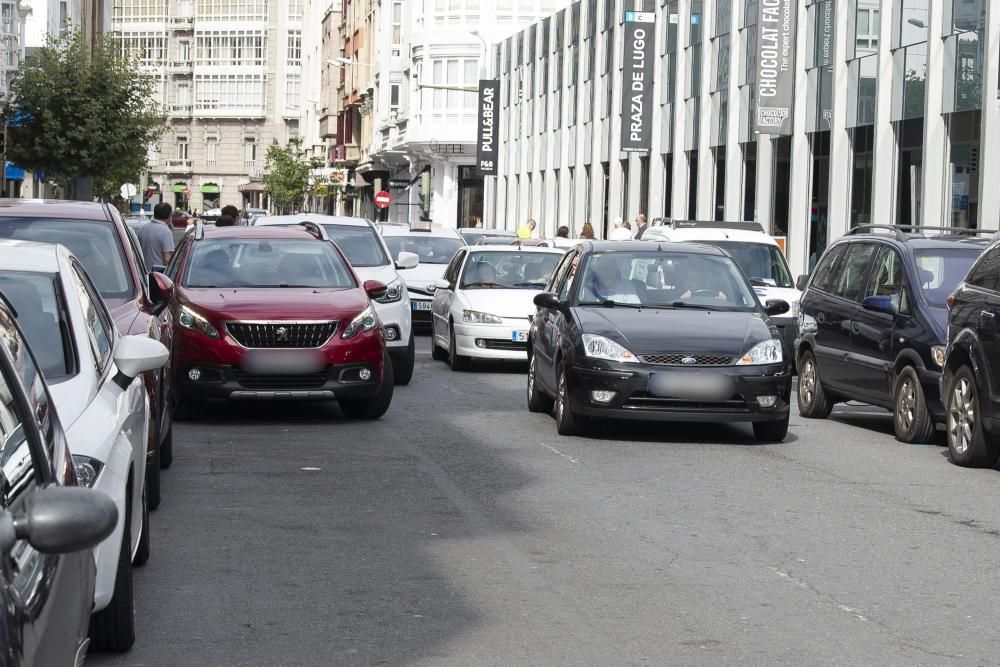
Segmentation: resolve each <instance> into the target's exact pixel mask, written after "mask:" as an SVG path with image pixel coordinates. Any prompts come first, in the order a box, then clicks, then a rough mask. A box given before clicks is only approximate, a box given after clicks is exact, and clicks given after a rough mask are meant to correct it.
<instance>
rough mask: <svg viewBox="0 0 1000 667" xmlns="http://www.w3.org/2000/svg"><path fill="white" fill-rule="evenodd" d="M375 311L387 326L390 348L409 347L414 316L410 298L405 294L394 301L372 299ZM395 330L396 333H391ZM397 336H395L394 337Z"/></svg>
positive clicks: (386, 343) (387, 343)
mask: <svg viewBox="0 0 1000 667" xmlns="http://www.w3.org/2000/svg"><path fill="white" fill-rule="evenodd" d="M372 304H373V305H374V306H375V312H376V313H378V318H379V320H380V321H381V322H382V326H383V327H385V330H386V331H385V334H386V335H385V346H386V347H387V348H389V349H390V350H391V349H392V348H394V347H407V346H408V345H409V344H410V335H411V332H412V331H413V316H412V314H411V313H410V298H409V297H408V296H404V297H403V298H402V299H400V300H399V301H396V302H393V303H379V302H378V301H372ZM392 330H395V334H393V333H391V331H392ZM393 336H395V337H393Z"/></svg>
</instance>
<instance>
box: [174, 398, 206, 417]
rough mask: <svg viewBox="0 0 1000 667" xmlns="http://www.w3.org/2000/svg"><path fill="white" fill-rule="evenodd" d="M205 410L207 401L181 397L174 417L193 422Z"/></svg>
mask: <svg viewBox="0 0 1000 667" xmlns="http://www.w3.org/2000/svg"><path fill="white" fill-rule="evenodd" d="M204 410H205V401H200V400H195V399H190V398H181V399H178V401H177V407H176V408H174V419H176V420H177V421H182V422H193V421H197V420H198V419H199V418H201V413H202V412H204Z"/></svg>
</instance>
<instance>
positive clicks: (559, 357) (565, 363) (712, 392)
mask: <svg viewBox="0 0 1000 667" xmlns="http://www.w3.org/2000/svg"><path fill="white" fill-rule="evenodd" d="M535 306H536V307H537V311H536V314H535V316H534V319H533V321H532V325H531V330H530V332H529V339H528V359H529V369H528V387H527V389H528V409H529V410H531V411H533V412H548V411H551V410H552V409H553V407H554V408H555V419H556V428H557V430H558V431H559V433H560V434H563V435H571V434H576V433H579V432H580V431H581V430H583V429H584V428H585V426H586V422H587V420H588V419H590V418H593V417H598V418H599V417H609V418H616V419H639V420H661V421H680V422H684V421H691V422H706V421H711V422H719V421H730V422H752V423H753V430H754V436H755V437H756V438H757V439H758V440H761V441H767V442H777V441H780V440H782V439H784V437H785V435H786V433H787V432H788V412H789V411H788V407H789V396H790V392H791V383H792V375H791V367H790V360H789V359H788V358H787V355H786V354H785V353H784V349H783V346H782V341H781V338H780V337H779V333H778V330H777V328H776V327H775V326H774V324H773V323H772V322H771V320H770V319H769V316H771V315H780V314H782V313H785V312H787V311H788V308H789V306H788V304H787V303H786V302H784V301H769V302H768V303H767V304H766V306H762V305H761V303H760V302H759V301H758V300H757V296H756V294H755V293H754V290H753V288H752V287H751V286H750V283H749V281H748V280H747V278H746V276H744V275H743V273H742V272H741V271H740V269H739V266H738V265H737V264H736V262H735V261H734V260H733V259H732V257H730V256H729V255H728V254H727V253H726V252H725V251H724V250H720V249H718V248H714V247H710V246H702V245H697V244H689V243H685V244H680V243H665V242H664V243H657V242H649V241H634V242H621V241H611V242H588V243H584V244H582V245H579V246H577V247H576V248H574V249H572V250H571V251H570V252H568V253H567V254H566V257H565V258H564V259H563V261H562V262H561V263H560V264H559V266H558V267H557V269H556V271H555V272H554V273H553V274H552V279H551V281H550V282H549V285H548V287H547V291H545V292H543V293H541V294H539V295H538V296H536V297H535Z"/></svg>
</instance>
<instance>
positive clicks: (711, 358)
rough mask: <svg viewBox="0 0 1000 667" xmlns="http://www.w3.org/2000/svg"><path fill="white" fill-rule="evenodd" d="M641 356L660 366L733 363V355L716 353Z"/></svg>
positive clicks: (644, 361) (725, 364) (722, 364)
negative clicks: (727, 355)
mask: <svg viewBox="0 0 1000 667" xmlns="http://www.w3.org/2000/svg"><path fill="white" fill-rule="evenodd" d="M639 358H640V359H642V361H643V363H647V364H656V365H658V366H729V365H730V364H732V363H733V358H732V357H724V356H721V355H715V354H644V355H642V356H641V357H639ZM684 359H694V363H691V362H688V363H684Z"/></svg>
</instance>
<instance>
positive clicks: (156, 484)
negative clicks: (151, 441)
mask: <svg viewBox="0 0 1000 667" xmlns="http://www.w3.org/2000/svg"><path fill="white" fill-rule="evenodd" d="M161 466H162V463H160V450H159V449H157V450H156V451H155V452H153V458H152V460H150V461H149V464H148V465H147V466H146V486H145V493H146V494H147V495H148V496H149V509H151V510H156V509H157V508H159V507H160V500H161V498H160V468H161Z"/></svg>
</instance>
